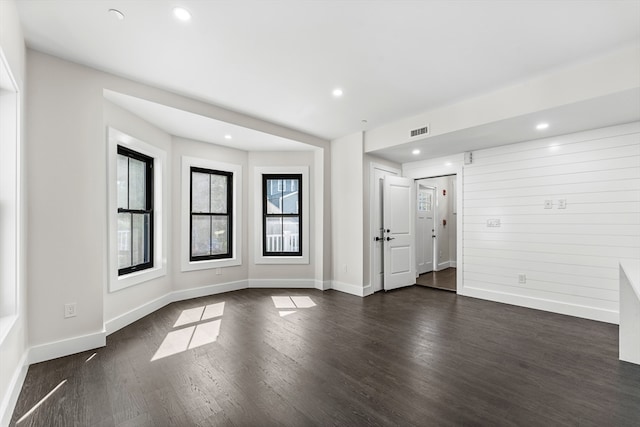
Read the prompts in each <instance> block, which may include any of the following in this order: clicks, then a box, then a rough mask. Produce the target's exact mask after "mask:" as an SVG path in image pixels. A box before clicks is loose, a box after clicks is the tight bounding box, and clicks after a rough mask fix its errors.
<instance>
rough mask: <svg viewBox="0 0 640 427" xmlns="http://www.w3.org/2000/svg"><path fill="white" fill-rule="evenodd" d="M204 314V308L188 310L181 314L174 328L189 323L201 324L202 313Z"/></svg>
mask: <svg viewBox="0 0 640 427" xmlns="http://www.w3.org/2000/svg"><path fill="white" fill-rule="evenodd" d="M203 312H204V307H196V308H190V309H188V310H182V313H180V317H178V320H176V323H175V324H174V325H173V327H174V328H177V327H178V326H182V325H186V324H188V323H195V322H199V321H200V319H202V313H203Z"/></svg>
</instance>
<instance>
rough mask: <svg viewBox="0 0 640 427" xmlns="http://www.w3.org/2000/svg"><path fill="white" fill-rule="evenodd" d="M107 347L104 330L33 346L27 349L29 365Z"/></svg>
mask: <svg viewBox="0 0 640 427" xmlns="http://www.w3.org/2000/svg"><path fill="white" fill-rule="evenodd" d="M105 345H107V334H106V333H105V331H104V330H102V331H100V332H94V333H92V334H87V335H81V336H78V337H73V338H67V339H64V340H60V341H54V342H49V343H46V344H40V345H36V346H33V347H31V348H30V349H29V364H33V363H40V362H44V361H46V360H51V359H56V358H58V357H64V356H69V355H70V354H76V353H81V352H83V351H87V350H92V349H94V348H99V347H104V346H105Z"/></svg>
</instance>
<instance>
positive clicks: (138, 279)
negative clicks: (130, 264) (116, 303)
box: [109, 266, 167, 292]
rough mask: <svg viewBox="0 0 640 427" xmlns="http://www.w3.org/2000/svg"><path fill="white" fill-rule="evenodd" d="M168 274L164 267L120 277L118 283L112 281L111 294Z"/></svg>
mask: <svg viewBox="0 0 640 427" xmlns="http://www.w3.org/2000/svg"><path fill="white" fill-rule="evenodd" d="M166 274H167V268H166V267H164V266H163V267H154V268H150V269H147V270H142V271H136V272H134V273H129V274H125V275H123V276H118V279H117V280H116V281H112V282H111V283H110V286H109V292H115V291H119V290H121V289H125V288H128V287H130V286H134V285H137V284H140V283H143V282H148V281H149V280H153V279H157V278H158V277H162V276H165V275H166Z"/></svg>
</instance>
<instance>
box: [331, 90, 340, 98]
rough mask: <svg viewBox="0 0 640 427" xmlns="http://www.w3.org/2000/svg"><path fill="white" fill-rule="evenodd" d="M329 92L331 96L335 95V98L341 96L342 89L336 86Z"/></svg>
mask: <svg viewBox="0 0 640 427" xmlns="http://www.w3.org/2000/svg"><path fill="white" fill-rule="evenodd" d="M331 93H333V96H335V97H336V98H340V97H341V96H342V89H340V88H336V89H334V90H333V92H331Z"/></svg>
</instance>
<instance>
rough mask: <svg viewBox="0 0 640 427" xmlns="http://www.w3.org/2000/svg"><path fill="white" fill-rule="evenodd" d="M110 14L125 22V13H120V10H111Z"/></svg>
mask: <svg viewBox="0 0 640 427" xmlns="http://www.w3.org/2000/svg"><path fill="white" fill-rule="evenodd" d="M109 13H110V14H111V15H113V16H115V17H116V18H117V19H118V20H119V21H122V20H124V13H122V12H120V11H119V10H118V9H109Z"/></svg>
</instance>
